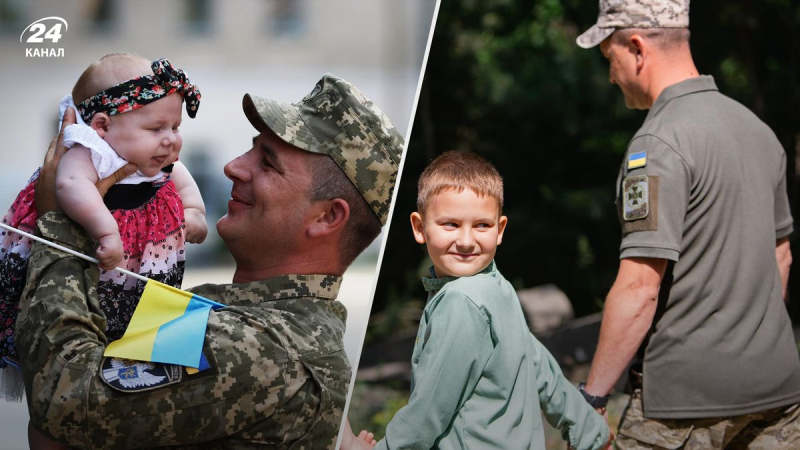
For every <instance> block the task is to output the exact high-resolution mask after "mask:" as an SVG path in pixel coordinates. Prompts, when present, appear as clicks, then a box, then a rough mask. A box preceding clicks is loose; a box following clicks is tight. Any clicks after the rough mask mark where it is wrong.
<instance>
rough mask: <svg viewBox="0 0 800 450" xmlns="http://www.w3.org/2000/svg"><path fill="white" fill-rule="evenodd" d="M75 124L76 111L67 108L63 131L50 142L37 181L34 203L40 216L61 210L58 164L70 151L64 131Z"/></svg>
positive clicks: (62, 126) (62, 123)
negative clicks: (57, 180)
mask: <svg viewBox="0 0 800 450" xmlns="http://www.w3.org/2000/svg"><path fill="white" fill-rule="evenodd" d="M74 123H75V110H73V109H72V108H67V111H66V112H65V113H64V119H63V120H62V122H61V130H59V132H58V136H56V137H55V138H53V140H52V141H50V146H49V147H47V153H45V155H44V162H42V169H41V171H40V172H39V178H38V179H37V180H36V189H35V192H34V203H35V204H36V214H37V215H38V216H42V215H44V214H45V213H47V212H50V211H58V210H59V207H58V202H57V201H56V169H58V162H59V161H61V157H62V156H64V153H66V152H67V150H68V149H67V147H65V146H64V129H65V128H67V127H68V126H69V125H73V124H74Z"/></svg>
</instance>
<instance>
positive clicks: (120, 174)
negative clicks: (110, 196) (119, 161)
mask: <svg viewBox="0 0 800 450" xmlns="http://www.w3.org/2000/svg"><path fill="white" fill-rule="evenodd" d="M136 170H138V167H136V165H135V164H133V163H128V164H125V165H124V166H122V167H121V168H119V169H118V170H117V171H116V172H114V173H112V174H111V176H110V177H108V178H103V179H102V180H99V181H98V182H97V183H95V184H94V185H95V186H96V187H97V192H99V193H100V196H101V197H105V196H106V193H107V192H108V190H109V189H111V186H113V185H115V184H117V183H119V182H120V181H122V180H124V179H125V178H128V176H130V175H133V173H134V172H136Z"/></svg>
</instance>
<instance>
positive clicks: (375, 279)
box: [335, 0, 441, 450]
mask: <svg viewBox="0 0 800 450" xmlns="http://www.w3.org/2000/svg"><path fill="white" fill-rule="evenodd" d="M440 4H441V0H436V6H435V7H434V10H433V18H432V19H431V29H430V31H429V32H428V43H427V44H426V46H425V54H424V55H423V57H422V67H421V69H420V72H419V80H418V81H417V93H416V95H414V105H413V107H412V109H411V118H410V119H409V122H408V131H407V132H406V136H405V145H404V147H403V156H402V158H400V167H399V168H398V171H397V179H396V181H395V186H394V192H393V193H392V204H391V208H390V209H389V217H388V218H387V219H386V227H387V228H386V233H384V236H383V241H382V242H381V250H380V252H379V253H378V265H377V266H376V267H375V276H374V277H373V280H372V290H371V294H370V302H369V309H370V313H372V301H373V300H374V299H375V290H376V289H377V287H378V278H380V274H381V263H383V252H384V251H385V250H386V242H387V240H388V238H389V227H390V226H391V223H392V216H394V206H395V200H396V199H397V193H398V192H399V191H400V189H399V184H400V180H401V179H402V175H403V166H404V165H405V162H406V154H408V144H409V142H411V132H412V131H413V128H414V118H415V117H416V115H417V106H418V104H419V94H420V92H421V91H422V81H423V80H424V79H425V69H426V68H427V66H428V55H429V53H430V51H431V42H433V32H434V30H435V29H436V19H437V18H438V17H439V5H440ZM368 325H369V319H367V324H366V325H365V326H364V330H363V332H362V333H361V344H360V345H359V346H358V353H357V355H356V358H355V361H357V362H360V360H361V351H362V350H363V349H364V338H365V337H366V335H367V326H368ZM352 370H353V374H352V375H351V377H350V389H348V391H347V399H346V400H345V403H344V413H343V414H342V422H341V423H340V424H339V436H338V437H337V438H336V447H335V448H336V449H337V450H338V449H339V445H340V444H341V443H342V431H343V430H344V424H345V421H346V420H347V411H348V410H349V409H350V399H351V397H352V396H353V389H354V388H355V382H356V374H357V373H358V364H356V367H353V368H352Z"/></svg>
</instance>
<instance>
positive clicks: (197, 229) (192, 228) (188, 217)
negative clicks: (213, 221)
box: [183, 208, 208, 244]
mask: <svg viewBox="0 0 800 450" xmlns="http://www.w3.org/2000/svg"><path fill="white" fill-rule="evenodd" d="M183 216H184V221H185V223H186V230H185V231H186V242H189V243H192V244H199V243H201V242H203V241H205V240H206V235H207V234H208V225H206V215H205V214H204V213H203V212H202V211H200V210H199V209H197V208H186V209H185V210H184V211H183Z"/></svg>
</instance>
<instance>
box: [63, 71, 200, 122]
mask: <svg viewBox="0 0 800 450" xmlns="http://www.w3.org/2000/svg"><path fill="white" fill-rule="evenodd" d="M151 67H152V68H153V75H144V76H141V77H137V78H134V79H132V80H128V81H125V82H122V83H120V84H118V85H116V86H112V87H110V88H108V89H106V90H104V91H103V92H100V93H99V94H97V95H93V96H91V97H89V98H88V99H86V100H84V101H82V102H80V103H78V105H77V108H78V112H79V113H80V114H81V118H83V120H84V122H86V123H89V122H90V121H91V120H92V117H94V115H95V114H97V113H100V112H102V113H106V114H108V115H109V116H113V115H114V114H121V113H124V112H128V111H134V110H136V109H139V108H141V107H142V106H144V105H146V104H148V103H152V102H154V101H156V100H158V99H160V98H163V97H166V96H168V95H170V94H172V93H173V92H180V93H181V94H183V98H184V100H186V113H187V114H189V117H191V118H194V116H195V115H197V108H198V107H199V106H200V90H199V89H197V86H195V85H193V84H192V83H191V82H189V78H187V77H186V74H185V73H184V72H183V71H182V70H181V69H174V68H173V67H172V64H170V62H169V60H168V59H166V58H160V59H157V60H155V61H153V64H152V66H151Z"/></svg>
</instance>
